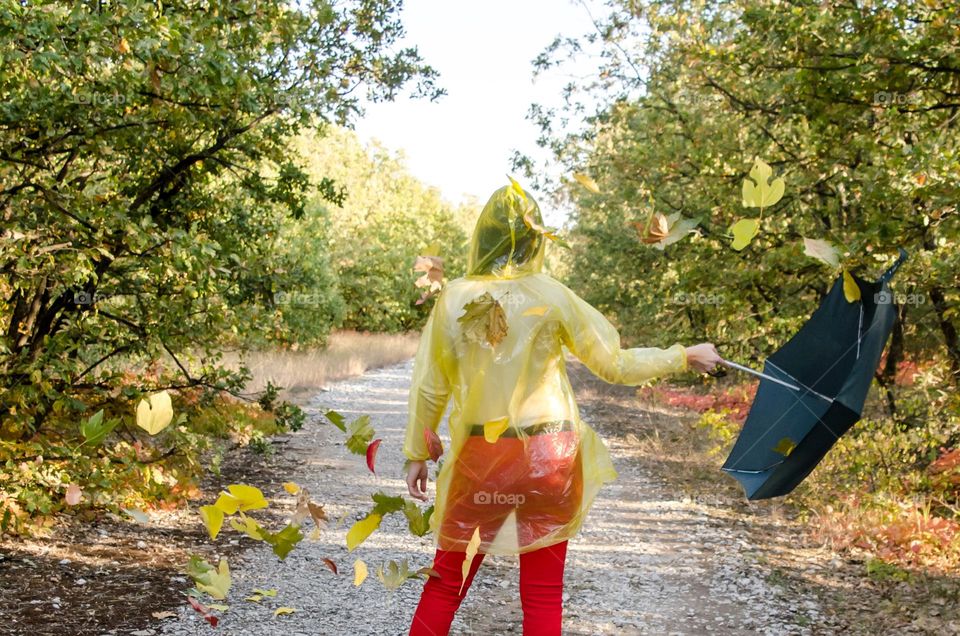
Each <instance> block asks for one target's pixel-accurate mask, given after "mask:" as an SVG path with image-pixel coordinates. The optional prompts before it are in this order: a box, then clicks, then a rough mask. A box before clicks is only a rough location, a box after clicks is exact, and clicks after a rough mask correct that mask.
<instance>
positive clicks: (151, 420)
mask: <svg viewBox="0 0 960 636" xmlns="http://www.w3.org/2000/svg"><path fill="white" fill-rule="evenodd" d="M172 420H173V404H172V403H171V401H170V394H169V393H167V392H166V391H160V392H159V393H154V394H153V395H151V396H150V398H149V400H140V404H138V405H137V426H139V427H140V428H142V429H143V430H145V431H146V432H148V433H150V434H151V435H156V434H157V433H159V432H160V431H162V430H163V429H165V428H167V426H169V425H170V422H171V421H172Z"/></svg>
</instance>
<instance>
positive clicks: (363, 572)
mask: <svg viewBox="0 0 960 636" xmlns="http://www.w3.org/2000/svg"><path fill="white" fill-rule="evenodd" d="M366 578H367V564H366V563H364V562H363V561H361V560H360V559H357V560H356V561H354V562H353V584H354V586H356V587H360V584H361V583H363V581H364V579H366Z"/></svg>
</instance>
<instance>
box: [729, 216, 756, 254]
mask: <svg viewBox="0 0 960 636" xmlns="http://www.w3.org/2000/svg"><path fill="white" fill-rule="evenodd" d="M758 231H760V220H759V219H740V220H739V221H737V222H736V223H734V224H733V225H731V226H730V232H731V233H733V243H732V244H731V245H730V246H731V247H732V248H733V249H735V250H737V251H738V252H739V251H740V250H742V249H743V248H745V247H746V246H747V245H749V244H750V241H751V240H753V237H754V236H756V235H757V232H758Z"/></svg>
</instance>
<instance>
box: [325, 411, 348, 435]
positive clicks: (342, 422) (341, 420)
mask: <svg viewBox="0 0 960 636" xmlns="http://www.w3.org/2000/svg"><path fill="white" fill-rule="evenodd" d="M323 416H324V417H326V418H327V419H328V420H330V423H331V424H333V425H334V426H336V427H337V428H339V429H340V430H341V431H343V432H344V433H346V432H347V425H346V421H347V419H346V418H345V417H344V416H343V415H341V414H340V413H337V412H336V411H334V410H333V409H331V410H329V411H327V412H326V413H324V414H323Z"/></svg>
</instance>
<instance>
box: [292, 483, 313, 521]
mask: <svg viewBox="0 0 960 636" xmlns="http://www.w3.org/2000/svg"><path fill="white" fill-rule="evenodd" d="M309 516H310V492H309V491H308V490H307V489H306V488H303V489H301V490H300V492H299V493H298V494H297V507H296V509H294V511H293V516H292V517H290V523H291V524H292V525H295V526H300V525H303V522H304V520H305V519H306V518H307V517H309Z"/></svg>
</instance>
